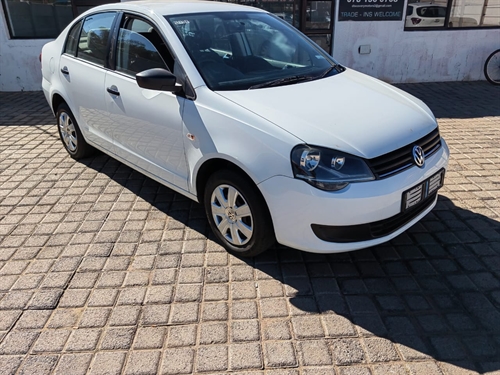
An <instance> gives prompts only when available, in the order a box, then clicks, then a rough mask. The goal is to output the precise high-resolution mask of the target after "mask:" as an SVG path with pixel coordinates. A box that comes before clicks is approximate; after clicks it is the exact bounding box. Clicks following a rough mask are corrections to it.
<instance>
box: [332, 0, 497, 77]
mask: <svg viewBox="0 0 500 375" xmlns="http://www.w3.org/2000/svg"><path fill="white" fill-rule="evenodd" d="M338 2H339V0H336V9H338ZM405 9H406V6H405ZM336 19H337V18H336ZM403 29H404V18H403V20H401V21H364V22H363V21H340V22H339V21H337V22H336V24H335V31H334V38H333V40H334V45H333V57H334V58H335V59H336V60H337V61H338V62H339V63H341V64H344V65H346V66H348V67H351V68H353V69H356V70H359V71H361V72H363V73H366V74H369V75H371V76H374V77H377V78H380V79H382V80H384V81H386V82H393V83H398V82H444V81H476V80H484V79H485V78H484V74H483V66H484V62H485V60H486V58H487V57H488V56H489V54H490V53H491V52H493V51H494V50H496V49H498V48H500V29H489V30H487V29H477V30H436V31H404V30H403ZM360 45H370V47H371V53H369V54H366V55H361V54H359V52H358V48H359V46H360Z"/></svg>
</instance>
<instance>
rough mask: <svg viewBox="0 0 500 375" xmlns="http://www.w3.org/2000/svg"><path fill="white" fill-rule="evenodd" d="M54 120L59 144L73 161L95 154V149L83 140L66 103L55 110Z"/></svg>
mask: <svg viewBox="0 0 500 375" xmlns="http://www.w3.org/2000/svg"><path fill="white" fill-rule="evenodd" d="M56 119H57V130H58V131H59V137H60V138H61V142H62V144H63V146H64V148H65V149H66V151H67V152H68V154H70V156H71V157H72V158H73V159H75V160H78V159H82V158H85V157H87V156H90V155H92V154H94V153H95V151H96V150H95V148H94V147H92V146H91V145H89V144H88V143H87V142H86V141H85V139H84V138H83V135H82V132H81V131H80V127H79V126H78V123H77V122H76V120H75V116H73V113H72V112H71V110H70V109H69V107H68V105H67V104H66V103H62V104H60V105H59V107H58V108H57V112H56Z"/></svg>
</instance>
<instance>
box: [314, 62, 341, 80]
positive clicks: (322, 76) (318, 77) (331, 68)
mask: <svg viewBox="0 0 500 375" xmlns="http://www.w3.org/2000/svg"><path fill="white" fill-rule="evenodd" d="M336 67H337V65H332V66H330V67H329V68H327V69H326V70H325V71H324V72H323V73H321V74H320V75H319V76H317V77H316V79H320V78H325V77H326V76H327V75H328V73H330V72H331V71H332V70H333V69H335V68H336Z"/></svg>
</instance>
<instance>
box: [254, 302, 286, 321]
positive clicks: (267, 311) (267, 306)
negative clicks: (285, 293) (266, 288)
mask: <svg viewBox="0 0 500 375" xmlns="http://www.w3.org/2000/svg"><path fill="white" fill-rule="evenodd" d="M259 305H260V313H261V315H262V317H263V318H274V317H285V316H288V304H287V302H286V300H285V299H284V298H265V299H261V300H260V301H259Z"/></svg>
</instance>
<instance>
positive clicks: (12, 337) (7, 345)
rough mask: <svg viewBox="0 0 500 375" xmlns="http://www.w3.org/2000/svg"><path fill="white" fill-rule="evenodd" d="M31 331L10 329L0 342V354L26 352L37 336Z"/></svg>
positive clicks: (36, 333)
mask: <svg viewBox="0 0 500 375" xmlns="http://www.w3.org/2000/svg"><path fill="white" fill-rule="evenodd" d="M38 335H39V333H38V332H33V331H11V332H9V333H8V334H7V336H5V338H4V339H3V341H2V343H1V344H0V355H10V354H26V353H27V352H28V351H29V350H30V347H31V345H32V344H33V343H34V342H35V340H36V339H37V338H38Z"/></svg>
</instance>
